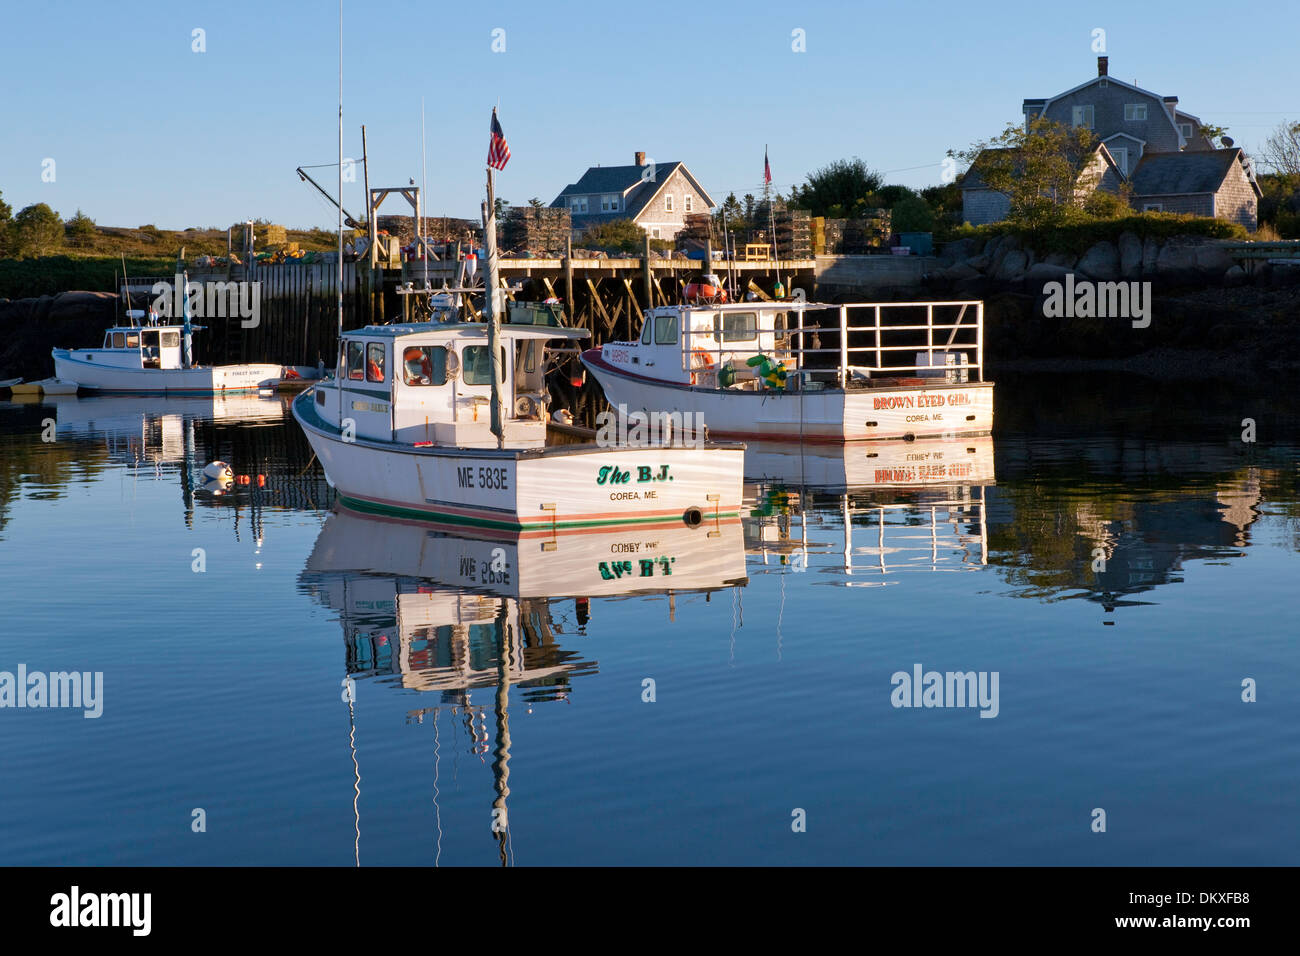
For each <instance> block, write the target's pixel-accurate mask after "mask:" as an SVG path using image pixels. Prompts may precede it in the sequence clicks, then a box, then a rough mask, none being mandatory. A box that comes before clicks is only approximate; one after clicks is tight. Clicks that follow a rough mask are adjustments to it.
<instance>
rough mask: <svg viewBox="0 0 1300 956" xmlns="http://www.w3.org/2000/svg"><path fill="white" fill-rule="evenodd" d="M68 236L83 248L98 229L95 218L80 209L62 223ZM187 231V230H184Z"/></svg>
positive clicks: (92, 239)
mask: <svg viewBox="0 0 1300 956" xmlns="http://www.w3.org/2000/svg"><path fill="white" fill-rule="evenodd" d="M64 227H65V229H66V231H67V234H68V238H69V239H70V240H71V241H72V244H73V245H74V246H78V247H81V248H85V247H86V246H89V245H90V244H91V243H92V242H94V240H95V236H96V234H97V233H98V230H97V229H96V228H95V220H93V219H91V218H90V217H89V216H87V215H86V214H85V213H84V212H82V211H81V210H80V209H78V210H77V214H76V215H75V216H73V217H72V218H71V219H69V220H68V221H67V222H66V223H64ZM186 231H189V230H186Z"/></svg>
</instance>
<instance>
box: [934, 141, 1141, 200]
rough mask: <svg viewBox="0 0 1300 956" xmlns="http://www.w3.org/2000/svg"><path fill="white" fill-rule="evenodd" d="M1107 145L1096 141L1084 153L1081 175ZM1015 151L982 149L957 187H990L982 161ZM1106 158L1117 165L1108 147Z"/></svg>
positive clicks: (1080, 163) (1081, 161) (1010, 149)
mask: <svg viewBox="0 0 1300 956" xmlns="http://www.w3.org/2000/svg"><path fill="white" fill-rule="evenodd" d="M1105 145H1106V144H1105V143H1100V142H1098V143H1094V144H1093V145H1092V147H1091V148H1090V149H1089V150H1088V152H1086V153H1084V154H1083V156H1081V157H1080V159H1079V172H1080V174H1081V175H1082V172H1083V170H1084V169H1086V168H1087V167H1088V164H1090V163H1091V162H1092V159H1093V156H1095V155H1096V153H1097V152H1098V151H1099V150H1101V149H1102V147H1104V146H1105ZM1014 152H1015V149H1014V148H1013V147H1008V146H998V147H994V148H991V149H983V150H980V154H979V155H978V156H976V157H975V161H974V162H972V163H971V164H970V168H969V169H968V170H966V172H965V173H964V174H963V175H962V177H961V182H959V183H958V184H957V187H958V188H959V189H988V188H989V185H988V183H986V182H985V181H984V177H983V176H982V175H981V174H980V165H981V162H982V161H983V160H984V159H985V157H987V156H993V155H994V154H997V153H1014ZM1106 159H1107V163H1108V165H1111V166H1114V165H1115V158H1114V157H1113V156H1111V155H1110V150H1109V149H1106ZM1115 171H1116V172H1117V173H1118V172H1119V169H1118V167H1116V168H1115ZM1120 175H1121V176H1122V175H1123V173H1120Z"/></svg>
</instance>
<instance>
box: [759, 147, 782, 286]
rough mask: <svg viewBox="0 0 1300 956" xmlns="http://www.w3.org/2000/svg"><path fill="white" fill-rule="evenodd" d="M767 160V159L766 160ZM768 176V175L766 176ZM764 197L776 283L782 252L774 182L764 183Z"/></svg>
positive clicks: (779, 283) (779, 282)
mask: <svg viewBox="0 0 1300 956" xmlns="http://www.w3.org/2000/svg"><path fill="white" fill-rule="evenodd" d="M763 156H764V157H765V158H766V156H767V144H766V143H764V144H763ZM765 161H766V160H765ZM765 178H766V177H765ZM763 199H764V200H765V201H766V202H767V221H768V224H769V228H770V229H771V230H772V258H773V260H775V262H776V284H777V285H782V283H781V253H780V250H778V249H777V245H776V213H775V211H774V210H773V208H772V183H771V182H764V183H763Z"/></svg>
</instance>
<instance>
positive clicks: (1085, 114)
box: [1070, 104, 1093, 129]
mask: <svg viewBox="0 0 1300 956" xmlns="http://www.w3.org/2000/svg"><path fill="white" fill-rule="evenodd" d="M1092 123H1093V109H1092V104H1088V105H1087V106H1076V107H1074V111H1073V114H1072V116H1071V124H1070V125H1072V126H1082V127H1084V128H1085V129H1092Z"/></svg>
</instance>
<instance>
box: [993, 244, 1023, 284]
mask: <svg viewBox="0 0 1300 956" xmlns="http://www.w3.org/2000/svg"><path fill="white" fill-rule="evenodd" d="M1028 265H1029V256H1027V255H1026V254H1025V253H1024V252H1023V251H1022V250H1020V249H1008V250H1007V251H1006V253H1005V254H1004V255H1003V256H1002V261H1001V262H999V263H998V266H997V269H995V270H994V272H993V278H995V279H1003V280H1011V279H1018V278H1019V277H1020V276H1022V275H1024V273H1025V268H1026V267H1027V266H1028Z"/></svg>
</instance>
